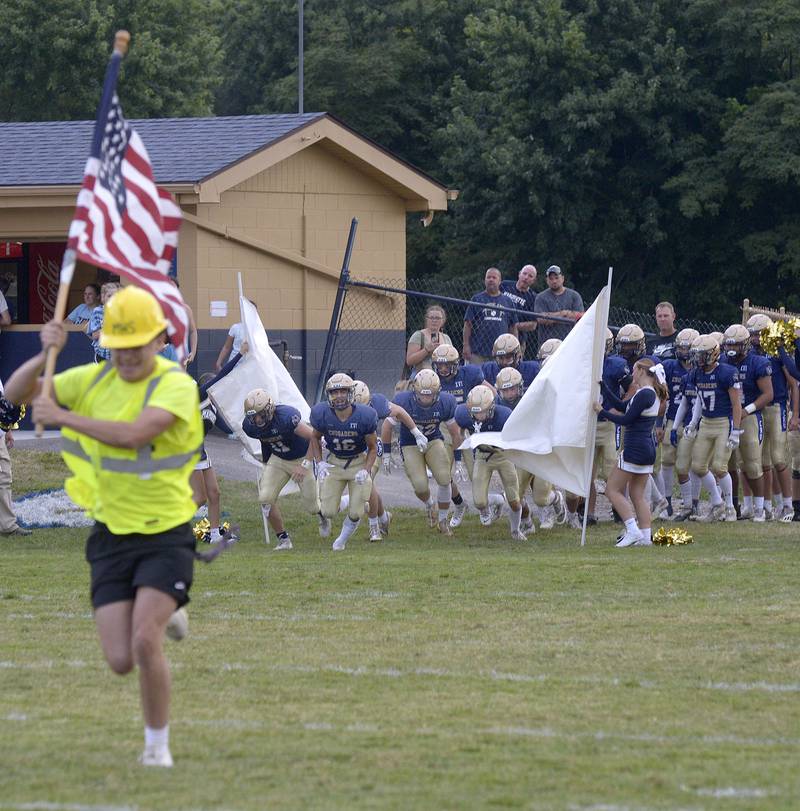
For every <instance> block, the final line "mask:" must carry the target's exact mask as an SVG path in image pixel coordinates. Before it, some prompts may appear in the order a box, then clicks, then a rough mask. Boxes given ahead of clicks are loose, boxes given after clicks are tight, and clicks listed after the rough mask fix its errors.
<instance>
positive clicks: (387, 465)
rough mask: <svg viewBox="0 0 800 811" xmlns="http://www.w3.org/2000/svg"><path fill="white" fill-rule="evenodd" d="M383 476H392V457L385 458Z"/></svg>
mask: <svg viewBox="0 0 800 811" xmlns="http://www.w3.org/2000/svg"><path fill="white" fill-rule="evenodd" d="M383 475H384V476H391V475H392V460H391V457H390V456H388V455H384V457H383Z"/></svg>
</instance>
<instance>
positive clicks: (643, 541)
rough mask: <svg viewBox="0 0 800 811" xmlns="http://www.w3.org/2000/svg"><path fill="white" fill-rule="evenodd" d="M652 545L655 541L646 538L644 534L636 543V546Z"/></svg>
mask: <svg viewBox="0 0 800 811" xmlns="http://www.w3.org/2000/svg"><path fill="white" fill-rule="evenodd" d="M652 545H653V542H652V541H651V540H650V539H649V538H645V537H644V535H642V539H641V540H640V541H636V543H635V544H634V546H652Z"/></svg>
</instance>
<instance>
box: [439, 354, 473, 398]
mask: <svg viewBox="0 0 800 811" xmlns="http://www.w3.org/2000/svg"><path fill="white" fill-rule="evenodd" d="M439 382H440V383H441V384H442V391H445V392H447V393H448V394H452V395H453V397H455V398H456V403H463V402H464V401H465V400H466V399H467V395H468V394H469V393H470V390H471V389H473V388H475V386H480V384H481V383H483V372H482V371H481V367H480V366H476V365H475V364H474V363H465V364H464V365H463V366H459V367H458V371H457V372H456V373H455V374H454V375H453V376H452V377H451V378H450V379H449V380H448V379H447V378H444V377H440V378H439Z"/></svg>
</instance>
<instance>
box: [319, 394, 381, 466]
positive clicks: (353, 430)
mask: <svg viewBox="0 0 800 811" xmlns="http://www.w3.org/2000/svg"><path fill="white" fill-rule="evenodd" d="M352 408H353V412H352V414H350V416H349V417H348V418H347V419H346V420H340V419H339V418H338V417H337V416H336V412H335V411H334V410H333V408H332V407H331V406H330V405H329V404H328V403H317V404H316V405H315V406H314V407H313V408H312V409H311V425H312V427H313V428H314V429H315V430H317V431H319V432H320V433H321V434H322V436H323V438H324V439H325V444H326V445H327V446H328V450H329V451H330V452H331V453H332V454H333V455H334V456H339V457H341V458H342V459H352V458H353V457H354V456H358V455H359V454H362V453H364V451H366V449H367V441H366V437H368V436H369V435H370V434H374V433H375V432H376V431H377V430H378V415H377V414H376V413H375V409H374V408H371V407H370V406H365V405H361V403H356V404H355V405H354V406H353V407H352Z"/></svg>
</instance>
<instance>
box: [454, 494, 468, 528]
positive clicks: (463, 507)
mask: <svg viewBox="0 0 800 811" xmlns="http://www.w3.org/2000/svg"><path fill="white" fill-rule="evenodd" d="M466 511H467V502H466V501H462V502H461V504H456V505H455V507H453V514H452V515H451V516H450V528H451V529H456V528H457V527H460V526H461V522H462V521H463V520H464V513H466Z"/></svg>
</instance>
